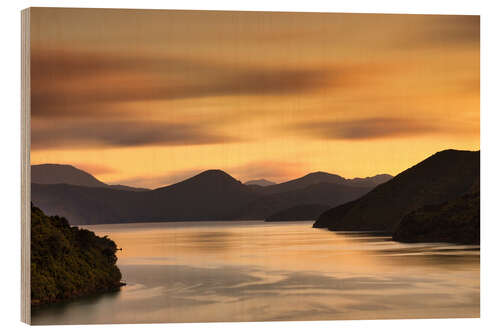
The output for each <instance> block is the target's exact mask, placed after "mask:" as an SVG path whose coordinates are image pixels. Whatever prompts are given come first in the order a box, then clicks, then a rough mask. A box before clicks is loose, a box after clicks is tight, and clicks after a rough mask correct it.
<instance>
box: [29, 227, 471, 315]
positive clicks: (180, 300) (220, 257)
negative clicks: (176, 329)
mask: <svg viewBox="0 0 500 333" xmlns="http://www.w3.org/2000/svg"><path fill="white" fill-rule="evenodd" d="M310 225H311V223H310V222H295V223H263V222H231V223H228V222H215V223H214V222H204V223H193V222H186V223H164V224H157V223H147V224H125V225H101V226H92V227H91V228H92V229H94V230H95V231H96V232H97V233H98V234H101V235H104V234H107V235H109V236H110V237H111V238H112V239H114V240H115V241H116V242H117V244H118V246H119V247H123V249H124V250H123V252H120V253H119V254H118V255H119V261H118V263H119V266H120V269H121V270H122V273H123V276H124V279H125V280H126V281H127V283H128V285H127V286H126V287H124V288H122V291H121V292H119V293H115V294H112V295H110V294H106V295H105V296H101V297H96V298H92V299H88V300H79V301H75V302H71V303H68V304H61V305H57V306H49V307H46V308H43V309H39V310H37V311H35V312H34V315H33V322H34V323H35V324H49V323H51V324H64V323H66V324H69V323H73V324H77V323H78V324H83V323H145V322H199V321H201V322H209V321H264V320H325V319H376V318H423V317H427V318H429V317H476V316H478V315H479V249H478V248H477V246H476V247H470V246H457V245H451V244H400V243H395V242H392V241H390V239H389V238H388V237H387V236H381V235H366V234H356V233H332V232H328V231H325V230H317V229H312V228H311V227H310Z"/></svg>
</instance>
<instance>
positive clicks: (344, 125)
mask: <svg viewBox="0 0 500 333" xmlns="http://www.w3.org/2000/svg"><path fill="white" fill-rule="evenodd" d="M288 130H291V131H293V132H294V133H302V134H304V135H306V136H310V137H315V138H319V139H326V140H368V139H380V138H388V137H408V136H414V135H421V134H427V133H432V132H437V131H439V129H438V128H437V127H436V126H435V125H434V124H433V123H431V122H422V121H420V120H415V119H405V118H383V117H380V118H364V119H357V120H339V121H322V122H305V123H300V124H295V125H292V126H291V128H288Z"/></svg>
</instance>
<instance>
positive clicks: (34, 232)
mask: <svg viewBox="0 0 500 333" xmlns="http://www.w3.org/2000/svg"><path fill="white" fill-rule="evenodd" d="M116 251H117V247H116V244H115V242H113V241H112V240H111V239H109V238H108V237H106V236H104V237H99V236H96V235H95V234H94V233H93V232H91V231H89V230H86V229H82V228H78V227H71V226H70V225H69V223H68V221H67V220H66V219H65V218H64V217H59V216H50V217H49V216H47V215H45V214H44V212H43V211H42V210H40V209H39V208H37V207H35V206H33V204H32V205H31V305H32V306H37V305H41V304H48V303H55V302H59V301H63V300H68V299H73V298H76V297H80V296H86V295H91V294H95V293H100V292H107V291H115V290H118V289H119V288H120V287H121V286H123V285H124V283H122V282H121V277H122V275H121V272H120V270H119V269H118V267H117V266H116V260H117V258H116Z"/></svg>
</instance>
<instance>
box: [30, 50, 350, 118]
mask: <svg viewBox="0 0 500 333" xmlns="http://www.w3.org/2000/svg"><path fill="white" fill-rule="evenodd" d="M32 68H33V70H32V76H31V78H32V96H31V98H32V115H33V117H65V116H66V117H78V116H85V117H88V116H89V115H92V114H100V115H101V116H105V115H106V113H107V109H109V107H106V106H107V105H109V104H112V103H121V102H129V101H143V100H175V99H184V98H201V97H210V96H234V95H259V96H263V95H284V94H296V93H300V92H304V91H309V90H312V89H316V88H318V87H321V86H323V85H326V84H329V83H331V80H329V78H330V79H331V78H332V77H333V78H337V79H338V78H339V77H341V76H342V74H343V72H344V70H343V69H342V68H341V67H340V66H339V68H336V69H325V68H307V67H298V68H297V67H295V68H290V67H285V66H273V67H271V68H266V67H262V66H251V65H247V66H241V65H234V64H231V63H222V62H218V61H214V60H209V59H195V58H194V59H193V58H192V59H190V58H182V59H181V58H178V57H173V56H169V55H153V56H151V55H150V56H148V55H145V54H141V55H140V56H139V55H120V54H109V53H105V52H101V53H97V52H84V51H75V50H73V49H58V50H47V49H44V48H34V50H33V52H32ZM75 105H77V106H78V108H75V107H74V106H75ZM82 105H87V107H85V108H82V107H81V106H82Z"/></svg>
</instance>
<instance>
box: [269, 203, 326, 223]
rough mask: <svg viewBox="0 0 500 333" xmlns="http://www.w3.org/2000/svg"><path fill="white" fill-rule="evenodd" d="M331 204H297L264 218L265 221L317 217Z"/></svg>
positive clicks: (303, 219)
mask: <svg viewBox="0 0 500 333" xmlns="http://www.w3.org/2000/svg"><path fill="white" fill-rule="evenodd" d="M330 208H331V206H327V205H319V204H306V205H297V206H293V207H291V208H287V209H284V210H281V211H279V212H277V213H274V214H273V215H271V216H269V217H267V218H266V221H270V222H271V221H309V220H315V219H317V218H318V217H319V216H320V215H321V213H323V212H325V211H327V210H328V209H330Z"/></svg>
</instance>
